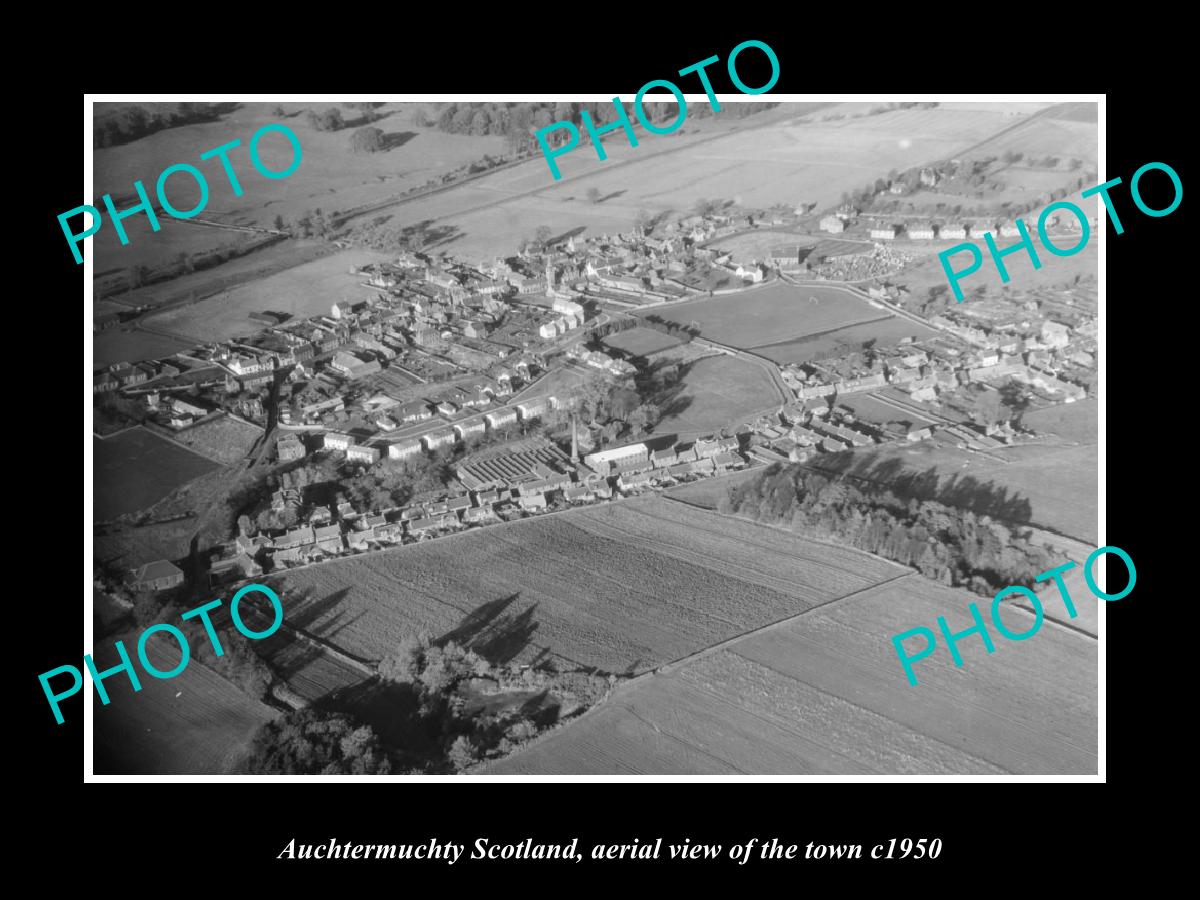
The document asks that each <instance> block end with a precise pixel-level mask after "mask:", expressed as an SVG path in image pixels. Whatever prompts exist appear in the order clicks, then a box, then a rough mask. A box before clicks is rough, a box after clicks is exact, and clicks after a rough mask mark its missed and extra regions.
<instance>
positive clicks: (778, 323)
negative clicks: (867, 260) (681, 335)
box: [643, 282, 886, 350]
mask: <svg viewBox="0 0 1200 900" xmlns="http://www.w3.org/2000/svg"><path fill="white" fill-rule="evenodd" d="M643 314H645V315H655V316H658V317H659V318H661V319H664V320H666V321H671V322H679V323H680V324H682V325H688V324H690V323H691V322H695V323H697V324H698V325H699V326H700V333H701V334H702V335H703V336H704V337H706V338H710V339H712V340H714V341H717V342H718V343H721V344H728V345H729V346H731V347H740V348H742V349H745V350H752V349H754V348H756V347H763V346H767V345H772V344H776V345H777V344H780V343H781V342H784V341H791V340H796V339H798V338H802V337H804V336H805V335H810V334H818V333H821V332H825V331H831V330H833V329H836V328H843V327H845V326H847V325H853V324H855V323H859V322H868V321H872V320H874V319H878V318H880V317H881V316H883V315H886V313H881V312H880V311H879V310H878V309H876V308H875V307H873V306H871V305H870V304H869V303H867V302H866V301H865V300H860V299H859V298H858V297H856V296H854V295H853V294H851V293H850V292H849V291H847V290H844V289H842V288H838V287H826V286H824V285H805V286H804V287H796V286H794V285H790V284H783V283H780V282H777V283H775V284H771V285H768V286H766V287H758V288H752V289H750V290H746V291H739V292H738V293H736V294H725V295H723V296H720V297H704V298H700V299H697V300H687V301H684V302H683V303H674V304H671V305H669V306H662V307H656V308H654V309H651V310H647V311H646V312H645V313H643Z"/></svg>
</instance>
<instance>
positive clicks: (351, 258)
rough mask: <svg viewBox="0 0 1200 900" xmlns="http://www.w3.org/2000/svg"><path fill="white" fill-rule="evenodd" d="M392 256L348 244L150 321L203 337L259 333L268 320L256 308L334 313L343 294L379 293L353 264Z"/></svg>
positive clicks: (295, 313)
mask: <svg viewBox="0 0 1200 900" xmlns="http://www.w3.org/2000/svg"><path fill="white" fill-rule="evenodd" d="M387 258H388V257H387V255H386V254H383V253H378V252H376V251H373V250H361V249H354V250H343V251H342V252H341V253H337V254H334V255H332V256H327V257H325V258H323V259H318V260H314V261H313V262H309V263H304V264H303V265H299V266H295V267H293V268H290V269H285V270H284V271H282V272H279V273H277V274H275V275H270V276H268V277H266V278H262V279H258V280H255V281H252V282H250V283H248V284H244V285H241V286H239V287H236V288H233V289H232V290H230V291H226V292H223V293H221V294H218V295H217V296H215V297H211V298H209V299H207V300H202V301H201V302H199V303H194V304H191V305H189V306H181V307H177V308H175V309H170V310H167V311H165V312H162V313H156V314H154V315H152V316H150V317H148V318H147V320H146V324H147V326H149V327H153V328H161V329H164V330H166V331H170V332H172V333H176V334H181V335H184V336H187V337H190V338H195V340H196V342H197V343H200V342H203V341H223V340H229V339H230V338H236V337H244V336H249V335H252V334H257V333H258V332H259V331H261V330H262V329H263V325H262V323H260V322H255V321H252V320H251V319H250V318H249V315H250V313H252V312H255V311H262V310H266V309H270V310H275V311H278V312H286V313H291V314H292V316H293V317H294V318H306V317H308V316H314V315H329V308H330V307H331V306H333V304H334V303H336V302H337V301H339V300H342V299H348V300H354V299H365V298H367V297H374V296H377V294H376V293H375V292H374V291H372V290H370V289H369V288H365V287H363V286H362V285H361V284H359V280H360V279H359V278H358V277H356V276H354V275H351V274H350V269H351V267H354V266H361V265H364V264H366V263H369V262H382V261H384V260H386V259H387Z"/></svg>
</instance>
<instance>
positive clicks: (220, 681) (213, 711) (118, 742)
mask: <svg viewBox="0 0 1200 900" xmlns="http://www.w3.org/2000/svg"><path fill="white" fill-rule="evenodd" d="M126 643H127V645H128V643H129V642H126ZM103 652H104V651H101V650H97V653H96V656H97V659H96V663H97V666H100V665H102V664H103V665H106V666H107V665H113V664H116V663H118V662H119V661H120V660H119V659H118V658H117V656H116V653H115V651H113V649H112V647H111V644H110V646H109V648H108V651H107V652H108V653H109V654H110V655H111V659H106V660H102V659H100V657H101V656H102V655H103ZM147 655H148V656H149V657H150V661H151V662H152V663H153V664H154V665H155V667H157V668H159V669H162V670H170V669H171V668H174V666H175V665H177V664H178V662H179V649H178V646H177V645H176V644H175V643H174V642H172V641H170V640H155V641H151V642H150V643H149V644H148V645H147ZM139 680H140V681H141V684H142V689H141V691H138V692H137V693H134V691H133V689H132V687H131V686H130V684H129V679H128V678H122V677H121V676H120V675H118V676H116V677H114V678H110V679H108V680H107V681H106V682H105V687H106V688H107V689H108V693H109V696H110V698H111V701H112V702H111V703H109V705H108V706H102V705H101V704H100V702H99V701H97V702H96V703H95V704H94V706H93V708H92V711H93V716H94V718H93V735H92V739H93V743H92V748H93V749H92V752H93V754H94V757H93V759H94V764H95V771H96V773H97V774H105V775H126V774H146V775H168V774H177V775H221V774H226V773H229V772H231V771H233V767H234V766H235V765H236V763H237V761H238V759H239V758H240V757H241V756H242V755H243V754H244V753H245V752H246V751H247V750H248V749H249V746H250V739H251V738H252V737H253V736H254V732H255V731H257V730H258V728H259V726H261V725H263V724H264V723H266V722H269V721H271V720H272V719H274V718H275V717H276V716H277V715H278V713H277V712H276V711H275V710H274V709H272V708H271V707H269V706H267V705H266V704H264V703H261V702H259V701H257V700H252V699H250V698H249V697H248V696H246V694H244V693H243V692H242V691H241V690H239V689H238V688H237V687H235V686H234V685H233V684H230V683H229V682H228V681H226V680H225V679H224V678H222V677H221V676H220V675H218V674H217V673H216V672H214V671H212V670H211V669H208V668H206V667H205V666H203V665H201V664H200V663H198V662H196V661H195V660H193V661H192V662H190V663H189V664H188V666H187V668H185V669H184V670H183V672H181V673H180V674H179V675H178V676H177V677H175V678H171V679H168V680H160V679H157V678H150V677H148V676H146V675H144V674H143V675H142V676H141V677H140V678H139Z"/></svg>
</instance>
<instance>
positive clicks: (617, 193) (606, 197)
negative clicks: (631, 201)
mask: <svg viewBox="0 0 1200 900" xmlns="http://www.w3.org/2000/svg"><path fill="white" fill-rule="evenodd" d="M625 193H628V192H627V191H613V192H612V193H611V194H605V195H604V196H603V197H601V198H599V199H598V200H597V201H596V203H597V204H601V203H607V202H608V201H609V200H616V199H617V198H618V197H620V196H621V195H622V194H625Z"/></svg>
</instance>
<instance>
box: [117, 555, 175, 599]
mask: <svg viewBox="0 0 1200 900" xmlns="http://www.w3.org/2000/svg"><path fill="white" fill-rule="evenodd" d="M181 584H183V570H181V569H180V568H178V567H177V566H175V565H174V564H173V563H171V562H169V561H168V560H165V559H156V560H155V561H154V562H150V563H146V565H144V566H142V567H141V568H139V569H138V570H137V571H135V572H134V573H133V577H132V578H131V579H130V581H129V586H130V587H132V588H133V589H134V590H135V591H165V590H166V589H167V588H173V587H177V586H178V585H181Z"/></svg>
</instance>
